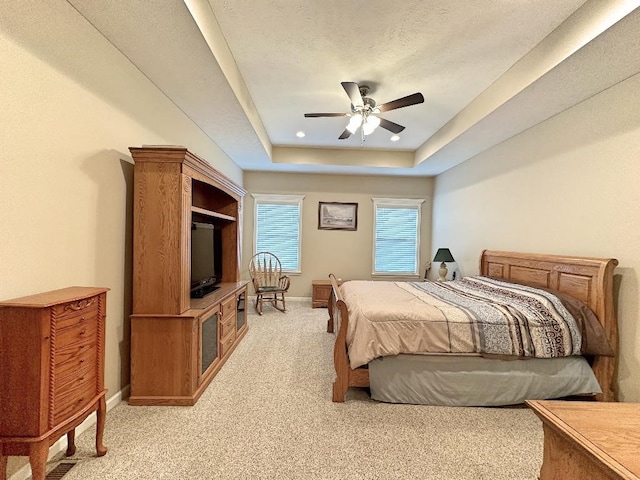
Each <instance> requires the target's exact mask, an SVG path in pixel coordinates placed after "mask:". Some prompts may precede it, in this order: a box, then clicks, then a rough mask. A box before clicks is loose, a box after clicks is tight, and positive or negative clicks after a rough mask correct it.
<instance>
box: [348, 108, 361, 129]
mask: <svg viewBox="0 0 640 480" xmlns="http://www.w3.org/2000/svg"><path fill="white" fill-rule="evenodd" d="M360 125H362V114H360V113H356V114H354V115H353V116H352V117H351V119H350V120H349V125H347V130H349V131H350V132H351V133H352V134H353V133H356V130H358V127H359V126H360Z"/></svg>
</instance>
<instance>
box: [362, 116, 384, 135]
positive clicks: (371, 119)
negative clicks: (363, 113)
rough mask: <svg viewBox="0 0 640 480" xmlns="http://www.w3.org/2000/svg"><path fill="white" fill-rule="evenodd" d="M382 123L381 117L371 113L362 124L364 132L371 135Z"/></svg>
mask: <svg viewBox="0 0 640 480" xmlns="http://www.w3.org/2000/svg"><path fill="white" fill-rule="evenodd" d="M379 125H380V118H379V117H376V116H375V115H369V116H368V117H367V120H366V121H365V122H364V124H363V125H362V133H364V134H365V135H370V134H372V133H373V131H374V130H375V129H376V128H378V126H379Z"/></svg>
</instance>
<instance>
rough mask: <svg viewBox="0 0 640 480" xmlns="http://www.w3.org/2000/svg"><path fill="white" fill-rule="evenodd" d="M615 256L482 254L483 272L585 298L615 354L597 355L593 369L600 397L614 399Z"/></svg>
mask: <svg viewBox="0 0 640 480" xmlns="http://www.w3.org/2000/svg"><path fill="white" fill-rule="evenodd" d="M616 265H618V261H617V260H616V259H614V258H582V257H570V256H561V255H543V254H531V253H515V252H498V251H492V250H484V251H483V252H482V254H481V255H480V275H485V276H488V277H493V278H501V279H504V280H509V281H512V282H516V283H523V284H527V285H532V286H540V287H546V288H552V289H554V290H558V291H560V292H563V293H566V294H568V295H571V296H572V297H574V298H577V299H579V300H582V301H583V302H584V303H586V304H587V305H588V306H589V307H590V308H591V309H592V310H593V311H594V312H595V314H596V316H597V317H598V320H599V321H600V324H601V325H602V326H603V328H604V330H605V332H606V335H607V339H608V340H609V343H610V344H611V347H612V348H613V350H614V353H615V356H614V357H596V358H594V360H593V365H592V368H593V371H594V373H595V375H596V377H597V378H598V381H599V382H600V386H601V387H602V394H601V395H599V396H598V400H603V401H615V400H616V398H617V394H616V387H615V375H616V370H617V358H618V323H617V320H616V316H615V311H614V300H613V271H614V269H615V267H616Z"/></svg>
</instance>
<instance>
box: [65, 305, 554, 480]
mask: <svg viewBox="0 0 640 480" xmlns="http://www.w3.org/2000/svg"><path fill="white" fill-rule="evenodd" d="M288 307H289V309H288V311H287V313H281V312H278V311H276V310H274V309H272V308H271V307H265V314H264V316H262V317H259V316H257V315H255V314H254V311H253V309H252V308H251V307H250V315H249V319H248V323H249V333H248V334H247V335H246V336H245V338H244V340H243V341H242V342H241V343H240V345H239V346H238V348H237V349H236V351H235V352H234V353H233V355H232V356H231V358H230V359H229V360H228V361H227V363H226V364H225V366H224V367H223V368H222V370H221V371H220V372H219V373H218V375H217V376H216V377H215V378H214V380H213V382H212V383H211V385H210V386H209V388H208V389H207V391H206V392H205V393H204V394H203V395H202V397H201V398H200V400H199V401H198V403H197V404H196V405H195V406H194V407H131V406H129V405H128V404H127V403H126V402H123V403H121V404H120V405H118V406H117V407H115V408H114V409H113V410H111V411H110V412H109V413H108V414H107V421H106V428H105V438H104V441H105V444H106V445H107V446H108V448H109V452H108V453H107V455H106V456H104V457H102V458H96V457H94V455H95V450H94V431H93V430H94V429H91V431H87V432H85V433H84V434H82V435H80V436H79V437H78V439H77V446H78V451H77V453H76V455H75V457H74V458H76V459H78V460H79V463H78V465H77V466H76V467H74V468H73V469H72V470H71V471H70V472H69V473H68V474H67V475H66V476H65V477H64V478H65V480H80V479H82V480H87V479H101V480H112V479H113V480H116V479H117V480H127V479H154V480H158V479H172V480H179V479H305V480H309V479H347V478H348V479H453V480H456V479H459V480H463V479H469V480H471V479H473V480H481V479H487V480H489V479H490V480H500V479H504V480H524V479H531V480H533V479H536V478H537V475H538V472H539V469H540V464H541V461H542V440H543V439H542V427H541V423H540V422H539V420H538V419H537V417H536V416H535V415H534V414H533V413H532V412H531V411H529V410H528V409H525V408H451V407H429V406H416V405H390V404H382V403H377V402H374V401H371V400H370V399H369V397H368V396H367V394H366V391H364V390H356V391H351V390H350V393H349V394H348V401H347V402H346V403H344V404H336V403H333V402H331V384H332V381H333V367H332V365H333V356H332V355H333V350H332V347H333V336H332V335H330V334H328V333H326V319H327V310H326V309H311V308H310V302H302V301H299V302H293V301H292V302H289V303H288Z"/></svg>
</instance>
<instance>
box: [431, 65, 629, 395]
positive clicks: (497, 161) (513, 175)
mask: <svg viewBox="0 0 640 480" xmlns="http://www.w3.org/2000/svg"><path fill="white" fill-rule="evenodd" d="M639 105H640V75H635V76H633V77H631V78H629V79H627V80H626V81H624V82H622V83H620V84H618V85H616V86H614V87H612V88H610V89H609V90H607V91H605V92H603V93H601V94H599V95H597V96H595V97H592V98H591V99H589V100H587V101H585V102H583V103H581V104H579V105H577V106H575V107H573V108H571V109H570V110H567V111H565V112H563V113H561V114H559V115H557V116H555V117H554V118H551V119H550V120H548V121H546V122H544V123H542V124H540V125H538V126H536V127H534V128H532V129H530V130H528V131H526V132H524V133H522V134H520V135H519V136H517V137H514V138H513V139H511V140H509V141H507V142H505V143H503V144H501V145H498V146H496V147H494V148H493V149H491V150H489V151H487V152H484V153H483V154H480V155H478V156H477V157H475V158H473V159H472V160H470V161H468V162H466V163H464V164H462V165H460V166H458V167H456V168H454V169H452V170H449V171H448V172H445V173H444V174H441V175H440V176H438V177H437V178H436V185H435V192H434V207H433V240H432V243H433V245H434V247H437V246H439V245H441V246H449V247H450V248H451V251H452V253H453V255H454V257H455V258H456V260H457V261H458V264H459V266H460V268H461V270H462V273H463V274H466V275H470V274H477V272H478V258H479V255H480V252H481V250H482V249H484V248H489V249H494V250H510V251H520V252H539V253H551V254H565V255H578V256H591V257H607V258H608V257H614V258H617V259H618V260H619V262H620V264H619V267H618V268H617V269H616V271H615V275H616V289H617V300H618V304H617V305H618V307H617V308H618V322H619V330H620V368H619V374H618V380H619V386H620V393H621V395H620V398H621V399H622V400H625V401H635V402H638V401H640V328H639V327H638V325H639V324H640V308H639V305H638V300H639V296H638V272H639V270H640V250H639V246H640V207H639V206H640V160H639V159H640V108H638V106H639Z"/></svg>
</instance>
